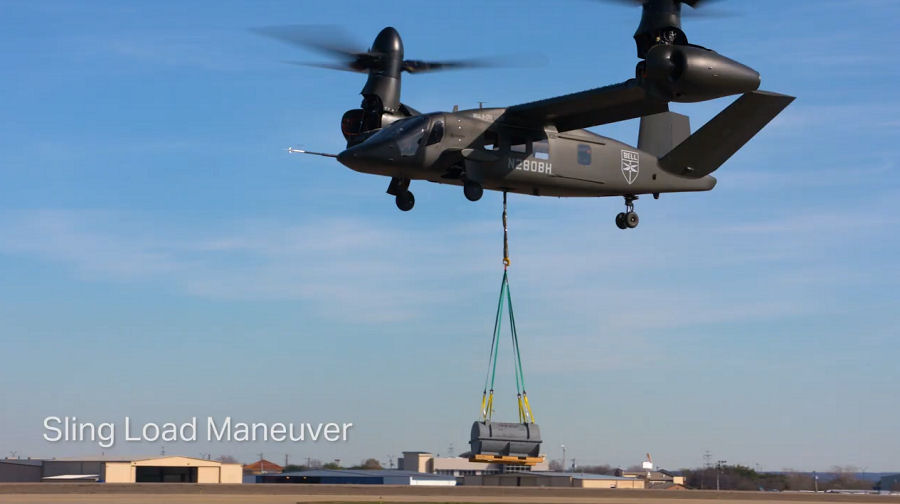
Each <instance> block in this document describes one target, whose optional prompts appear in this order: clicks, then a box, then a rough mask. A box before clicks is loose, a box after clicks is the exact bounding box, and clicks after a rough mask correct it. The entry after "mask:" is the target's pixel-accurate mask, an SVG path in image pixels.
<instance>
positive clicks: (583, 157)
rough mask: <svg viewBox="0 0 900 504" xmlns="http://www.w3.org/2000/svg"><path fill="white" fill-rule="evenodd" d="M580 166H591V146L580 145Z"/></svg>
mask: <svg viewBox="0 0 900 504" xmlns="http://www.w3.org/2000/svg"><path fill="white" fill-rule="evenodd" d="M578 164H580V165H584V166H590V165H591V146H590V145H585V144H578Z"/></svg>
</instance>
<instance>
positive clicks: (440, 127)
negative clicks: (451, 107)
mask: <svg viewBox="0 0 900 504" xmlns="http://www.w3.org/2000/svg"><path fill="white" fill-rule="evenodd" d="M443 139H444V121H435V123H434V126H432V127H431V134H430V135H428V143H427V144H426V145H434V144H436V143H440V142H441V140H443Z"/></svg>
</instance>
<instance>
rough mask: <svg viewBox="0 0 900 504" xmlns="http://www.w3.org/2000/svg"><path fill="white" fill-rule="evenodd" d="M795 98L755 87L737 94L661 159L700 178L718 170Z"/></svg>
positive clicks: (674, 169) (676, 170) (681, 172)
mask: <svg viewBox="0 0 900 504" xmlns="http://www.w3.org/2000/svg"><path fill="white" fill-rule="evenodd" d="M792 101H794V97H793V96H787V95H782V94H778V93H770V92H768V91H753V92H750V93H746V94H744V95H743V96H741V97H740V98H738V99H737V100H736V101H735V102H734V103H732V104H731V105H729V106H728V108H726V109H725V110H723V111H722V112H720V113H719V115H717V116H716V117H714V118H712V120H710V121H709V122H708V123H706V124H705V125H704V126H703V127H702V128H700V129H699V130H698V131H697V132H696V133H694V134H693V135H691V136H690V137H688V138H687V140H685V141H684V142H682V143H681V144H679V145H678V147H675V149H673V150H672V152H669V153H668V154H666V155H665V156H664V157H663V158H662V159H660V160H659V165H660V167H661V168H662V169H663V170H665V171H667V172H669V173H672V174H674V175H678V176H682V177H688V178H701V177H705V176H707V175H709V174H710V173H712V172H714V171H716V170H717V169H718V168H719V167H720V166H722V164H723V163H725V161H728V159H729V158H730V157H731V156H733V155H734V153H735V152H737V151H738V149H740V148H741V147H743V146H744V144H746V143H747V142H749V141H750V139H751V138H753V137H754V136H755V135H756V134H757V133H759V131H760V130H762V129H763V128H764V127H765V126H766V125H767V124H769V122H770V121H771V120H772V119H774V118H775V116H777V115H778V114H779V113H781V111H782V110H784V108H785V107H787V106H788V105H790V103H791V102H792Z"/></svg>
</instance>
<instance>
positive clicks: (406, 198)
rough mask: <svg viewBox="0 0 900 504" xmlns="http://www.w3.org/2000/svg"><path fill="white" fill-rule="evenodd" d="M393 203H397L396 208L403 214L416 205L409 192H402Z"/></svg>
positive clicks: (413, 197)
mask: <svg viewBox="0 0 900 504" xmlns="http://www.w3.org/2000/svg"><path fill="white" fill-rule="evenodd" d="M395 202H396V203H397V208H399V209H400V210H403V211H404V212H409V211H410V210H412V208H413V206H415V204H416V197H415V196H413V193H412V192H410V191H403V192H401V193H400V194H398V195H397V198H396V200H395Z"/></svg>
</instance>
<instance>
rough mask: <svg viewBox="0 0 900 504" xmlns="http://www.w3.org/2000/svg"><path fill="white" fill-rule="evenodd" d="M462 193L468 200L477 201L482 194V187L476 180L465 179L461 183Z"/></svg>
mask: <svg viewBox="0 0 900 504" xmlns="http://www.w3.org/2000/svg"><path fill="white" fill-rule="evenodd" d="M463 194H465V195H466V199H467V200H469V201H478V200H480V199H481V195H482V194H484V187H482V186H481V184H479V183H478V182H473V181H471V180H467V181H466V183H465V184H463Z"/></svg>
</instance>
